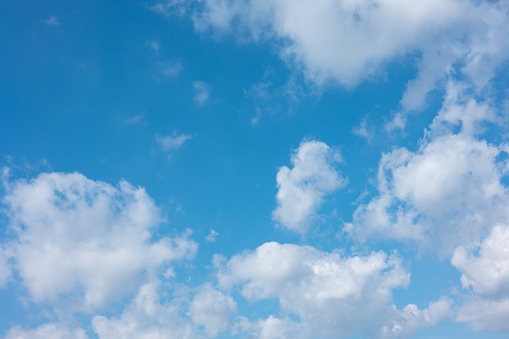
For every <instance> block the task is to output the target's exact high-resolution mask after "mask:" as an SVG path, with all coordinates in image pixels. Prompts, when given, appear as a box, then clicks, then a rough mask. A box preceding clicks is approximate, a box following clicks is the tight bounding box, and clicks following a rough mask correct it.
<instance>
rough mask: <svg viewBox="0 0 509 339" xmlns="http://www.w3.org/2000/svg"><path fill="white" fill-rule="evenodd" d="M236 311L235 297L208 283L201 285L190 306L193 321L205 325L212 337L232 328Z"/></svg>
mask: <svg viewBox="0 0 509 339" xmlns="http://www.w3.org/2000/svg"><path fill="white" fill-rule="evenodd" d="M236 313H237V303H236V302H235V301H234V300H233V298H232V297H230V296H226V295H224V294H223V293H221V292H220V291H218V290H216V289H215V288H213V287H212V285H210V284H208V283H207V284H205V285H203V286H202V287H201V289H200V291H199V292H198V293H197V294H196V295H195V296H194V298H193V301H192V302H191V305H190V307H189V314H190V316H191V319H192V320H193V322H194V323H195V324H197V325H199V326H204V327H205V332H206V333H207V335H208V336H209V337H211V338H214V337H216V336H217V335H218V334H219V333H221V332H224V331H226V330H227V329H229V328H231V326H232V325H233V322H234V316H235V314H236Z"/></svg>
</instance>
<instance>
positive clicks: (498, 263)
mask: <svg viewBox="0 0 509 339" xmlns="http://www.w3.org/2000/svg"><path fill="white" fill-rule="evenodd" d="M508 244H509V227H508V225H506V224H500V225H497V226H495V227H494V228H493V229H492V230H491V233H490V234H489V235H488V236H487V237H486V238H485V239H484V240H483V241H482V243H481V244H480V245H479V246H478V247H477V248H472V249H468V248H466V247H463V246H460V247H458V248H457V249H456V250H455V252H454V255H453V256H452V259H451V263H452V265H453V266H455V267H456V268H457V269H458V270H459V271H460V272H461V284H462V286H463V288H465V289H470V290H471V292H472V297H471V299H470V300H468V301H467V302H466V304H465V305H464V306H463V307H462V308H461V309H460V311H459V314H458V320H459V321H466V322H469V323H471V324H472V326H473V327H474V328H475V329H477V330H509V324H508V323H507V319H508V317H509V249H508V248H509V247H508ZM474 250H475V251H474ZM476 252H477V253H478V254H477V255H475V254H474V253H476Z"/></svg>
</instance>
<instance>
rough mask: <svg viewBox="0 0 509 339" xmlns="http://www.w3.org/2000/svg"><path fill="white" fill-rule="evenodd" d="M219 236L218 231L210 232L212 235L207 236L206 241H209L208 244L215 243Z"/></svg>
mask: <svg viewBox="0 0 509 339" xmlns="http://www.w3.org/2000/svg"><path fill="white" fill-rule="evenodd" d="M218 235H219V233H217V232H216V231H214V230H210V233H209V235H207V237H206V238H205V240H207V242H214V241H216V237H217V236H218Z"/></svg>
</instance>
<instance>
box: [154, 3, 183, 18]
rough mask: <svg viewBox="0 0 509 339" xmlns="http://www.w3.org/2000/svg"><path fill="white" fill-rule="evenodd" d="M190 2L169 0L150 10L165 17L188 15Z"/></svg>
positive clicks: (157, 4)
mask: <svg viewBox="0 0 509 339" xmlns="http://www.w3.org/2000/svg"><path fill="white" fill-rule="evenodd" d="M187 2H188V0H167V1H165V2H158V3H156V4H155V5H153V6H150V9H151V10H153V11H154V12H155V13H158V14H162V15H164V16H171V15H179V16H181V15H184V14H185V13H186V8H187Z"/></svg>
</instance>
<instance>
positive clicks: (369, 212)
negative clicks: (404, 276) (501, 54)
mask: <svg viewBox="0 0 509 339" xmlns="http://www.w3.org/2000/svg"><path fill="white" fill-rule="evenodd" d="M456 90H457V87H455V86H450V88H449V92H450V93H449V95H448V96H447V98H446V100H445V101H444V106H443V108H442V110H441V111H440V112H439V114H438V115H437V116H436V117H435V119H434V120H433V123H432V124H431V125H430V128H429V130H428V131H427V135H426V136H425V137H424V138H423V139H422V140H421V142H420V147H419V149H418V150H417V151H416V152H411V151H409V150H407V149H405V148H399V149H395V150H393V151H391V152H389V153H386V154H384V155H383V156H382V159H381V161H380V165H379V169H378V191H379V193H380V195H378V196H377V197H375V198H373V199H372V200H371V201H370V202H369V203H367V204H364V205H361V206H360V207H359V208H358V209H357V210H356V211H355V213H354V216H353V224H347V225H346V227H345V229H346V230H347V231H348V232H350V233H351V234H352V235H354V236H355V237H356V238H357V239H358V240H360V241H365V240H366V239H368V238H374V237H377V238H378V239H380V238H382V239H384V238H385V239H386V238H393V239H399V240H402V241H405V240H413V241H416V242H418V243H420V244H421V245H424V246H425V247H432V248H434V249H437V250H439V251H440V252H441V253H442V254H445V255H450V254H452V251H453V250H454V248H455V247H457V246H461V245H469V244H472V243H475V242H476V241H477V240H478V239H479V237H480V236H481V235H482V234H485V233H486V232H488V231H489V230H490V229H491V227H493V226H494V225H495V224H497V223H499V222H501V221H503V220H507V217H508V215H507V209H506V207H505V206H507V203H508V202H509V195H508V193H507V190H506V188H505V187H504V185H503V184H502V182H501V179H502V177H503V176H504V175H505V174H506V172H507V170H506V166H505V165H504V164H503V163H501V162H499V160H498V159H499V158H498V157H499V155H500V154H501V153H503V152H504V145H500V146H497V145H493V144H490V143H488V142H486V141H485V140H480V139H478V138H477V134H479V133H480V132H481V131H482V130H483V128H482V124H483V123H485V122H489V121H495V119H496V116H495V114H494V112H493V109H492V108H491V107H490V106H489V105H488V104H487V103H478V102H477V101H476V100H474V99H472V98H469V97H468V96H464V95H461V94H459V93H458V92H457V91H456ZM458 127H459V128H460V131H459V132H458V133H453V131H454V129H457V128H458Z"/></svg>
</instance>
